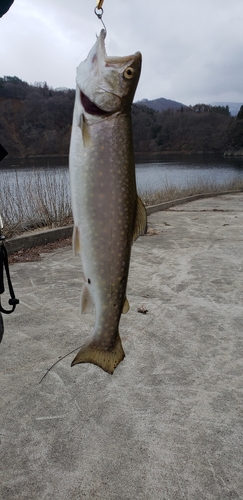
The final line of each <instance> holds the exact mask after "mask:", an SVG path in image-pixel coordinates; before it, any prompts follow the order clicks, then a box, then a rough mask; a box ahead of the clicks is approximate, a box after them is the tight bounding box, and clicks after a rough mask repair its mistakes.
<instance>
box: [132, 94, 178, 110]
mask: <svg viewBox="0 0 243 500" xmlns="http://www.w3.org/2000/svg"><path fill="white" fill-rule="evenodd" d="M135 104H137V105H138V106H147V107H148V108H151V109H154V110H155V111H166V110H167V109H180V108H181V107H183V108H187V106H186V105H185V104H182V103H181V102H177V101H172V100H171V99H165V98H164V97H160V98H159V99H152V100H149V99H142V100H141V101H137V102H135Z"/></svg>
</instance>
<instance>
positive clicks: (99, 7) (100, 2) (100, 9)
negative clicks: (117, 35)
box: [94, 0, 107, 34]
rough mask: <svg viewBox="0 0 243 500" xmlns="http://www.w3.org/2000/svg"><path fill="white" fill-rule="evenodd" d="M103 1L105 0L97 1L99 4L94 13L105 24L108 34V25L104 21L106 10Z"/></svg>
mask: <svg viewBox="0 0 243 500" xmlns="http://www.w3.org/2000/svg"><path fill="white" fill-rule="evenodd" d="M103 1H104V0H100V1H98V2H97V6H96V7H95V9H94V13H95V15H96V16H97V17H98V18H99V19H100V21H101V22H102V24H103V26H104V30H105V34H106V33H107V29H106V26H105V24H104V21H103V19H102V16H103V12H104V11H103V9H102V5H103Z"/></svg>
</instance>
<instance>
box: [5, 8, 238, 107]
mask: <svg viewBox="0 0 243 500" xmlns="http://www.w3.org/2000/svg"><path fill="white" fill-rule="evenodd" d="M95 5H96V0H68V1H67V0H15V1H14V3H13V5H12V7H11V8H10V10H9V11H8V12H7V14H5V15H4V16H3V17H2V18H1V19H0V76H4V75H10V76H14V75H16V76H18V77H19V78H21V79H22V80H25V81H27V82H28V83H35V82H44V81H46V82H47V84H48V85H49V86H52V87H54V88H57V87H68V88H75V74H76V67H77V66H78V64H79V62H80V61H82V60H83V59H85V58H86V56H87V54H88V52H89V49H90V48H91V47H92V45H93V44H94V42H95V36H96V34H99V31H100V29H101V27H102V25H101V22H100V20H99V19H98V18H97V17H96V16H95V14H94V7H95ZM103 9H104V14H103V20H104V22H105V24H106V27H107V37H106V49H107V54H108V55H128V54H132V53H134V52H136V51H137V50H139V51H140V52H142V55H143V68H142V74H141V79H140V82H139V86H138V90H137V93H136V96H135V100H140V99H143V98H147V99H155V98H158V97H165V98H167V99H173V100H176V101H179V102H182V103H183V104H187V105H189V104H196V103H198V102H204V103H210V102H213V101H222V102H243V0H203V1H202V0H170V1H169V2H168V0H167V1H166V0H148V2H146V1H145V0H143V1H141V0H104V4H103Z"/></svg>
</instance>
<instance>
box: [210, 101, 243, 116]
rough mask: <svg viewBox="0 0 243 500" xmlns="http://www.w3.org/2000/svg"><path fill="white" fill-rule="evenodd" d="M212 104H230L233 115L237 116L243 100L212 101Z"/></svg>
mask: <svg viewBox="0 0 243 500" xmlns="http://www.w3.org/2000/svg"><path fill="white" fill-rule="evenodd" d="M211 105H212V106H229V110H230V114H231V116H236V115H237V114H238V113H239V111H240V107H241V106H242V102H211Z"/></svg>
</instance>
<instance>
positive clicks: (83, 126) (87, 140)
mask: <svg viewBox="0 0 243 500" xmlns="http://www.w3.org/2000/svg"><path fill="white" fill-rule="evenodd" d="M78 126H79V128H80V129H81V132H82V138H83V143H84V146H85V147H87V146H89V144H90V133H89V128H88V125H87V123H86V120H85V116H84V114H83V113H82V114H81V115H80V122H79V125H78Z"/></svg>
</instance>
